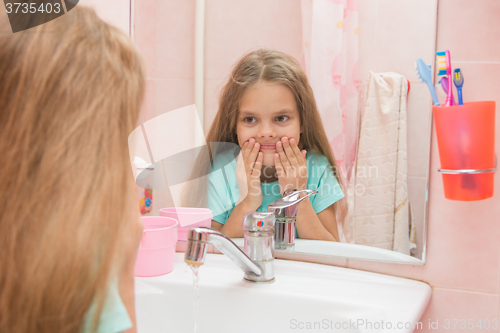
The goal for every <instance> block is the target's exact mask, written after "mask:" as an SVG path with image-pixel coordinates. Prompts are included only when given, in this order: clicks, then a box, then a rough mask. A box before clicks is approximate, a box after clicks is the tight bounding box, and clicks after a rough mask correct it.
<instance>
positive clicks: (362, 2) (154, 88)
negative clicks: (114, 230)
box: [87, 0, 500, 332]
mask: <svg viewBox="0 0 500 333" xmlns="http://www.w3.org/2000/svg"><path fill="white" fill-rule="evenodd" d="M87 1H91V0H87ZM284 2H287V3H288V4H290V3H291V2H290V1H289V0H273V2H268V1H264V0H259V1H253V2H249V1H243V0H238V1H219V0H208V1H207V8H206V9H207V11H206V13H207V14H206V27H207V30H206V35H205V42H206V44H207V49H206V51H205V56H206V59H205V63H206V64H207V68H205V84H206V89H205V108H206V118H205V130H207V128H208V126H209V124H210V122H211V120H212V119H213V115H214V112H215V109H216V105H217V99H216V97H217V94H218V92H219V91H220V88H221V85H222V82H223V80H224V75H221V74H220V73H226V74H228V71H229V68H230V66H231V64H232V63H233V62H234V61H235V60H236V59H237V58H238V57H239V56H240V55H241V54H242V53H243V52H244V51H246V50H247V49H248V48H250V47H251V46H256V45H265V46H269V47H275V48H281V49H283V51H285V52H288V53H291V54H292V55H294V56H295V57H297V58H299V57H300V40H299V39H297V40H291V39H290V38H291V37H290V36H291V35H292V34H293V35H295V36H298V37H299V36H300V35H301V33H300V21H298V20H300V12H299V11H298V10H299V9H300V8H299V7H297V8H296V9H293V8H292V7H284V6H282V5H283V4H284ZM194 3H195V2H194V0H190V1H161V0H148V1H136V2H135V6H134V11H135V12H134V15H135V24H134V26H133V34H134V40H135V43H136V44H137V45H138V46H139V48H140V49H141V51H142V53H143V55H144V57H145V59H146V62H147V66H148V78H147V79H148V95H147V99H146V104H145V107H144V110H143V111H144V112H143V115H142V121H146V120H148V119H151V118H153V117H155V116H156V115H158V114H161V113H163V112H167V111H170V110H173V109H176V108H179V107H181V106H185V105H189V104H193V103H194V91H193V77H194V70H193V65H192V64H193V61H194V59H193V45H194V11H195V8H194ZM250 3H251V4H252V5H248V4H250ZM293 3H294V4H297V3H299V1H293ZM244 5H247V7H242V6H244ZM264 5H267V6H268V8H267V11H265V14H264V16H265V17H267V20H270V19H276V21H275V22H276V24H285V25H286V27H287V28H286V31H287V34H285V35H273V36H270V33H269V31H267V30H266V29H267V28H264V23H263V21H260V19H259V20H257V21H256V20H252V19H251V17H257V16H256V15H250V14H249V13H254V12H262V10H261V11H259V10H258V8H260V7H259V6H264ZM269 6H270V7H269ZM438 6H439V8H438ZM283 8H288V9H287V10H286V11H284V10H283ZM437 9H439V11H437ZM430 13H431V14H430ZM432 13H434V14H432ZM436 13H438V14H437V15H438V16H437V19H438V24H437V27H436ZM261 14H262V13H261ZM280 15H281V16H280ZM359 15H360V18H359V21H360V28H359V29H360V40H361V39H364V42H363V43H361V42H360V69H359V70H360V78H361V79H363V78H364V77H366V75H367V73H368V71H369V70H372V71H374V72H384V71H395V72H398V73H401V74H403V75H405V76H406V77H407V78H408V79H409V81H410V83H411V92H410V97H409V100H408V103H409V106H408V108H409V111H408V114H409V116H408V117H409V120H408V123H412V124H416V123H419V125H418V126H419V127H422V126H424V127H425V126H426V124H427V125H428V124H429V116H430V96H429V92H428V90H427V88H426V86H425V85H424V84H422V83H420V82H419V80H418V78H417V76H416V74H415V71H414V69H413V64H414V62H415V59H416V58H417V57H422V58H423V59H424V60H425V61H426V62H427V63H429V64H434V59H435V56H434V49H435V45H436V39H435V35H436V33H435V31H436V28H437V49H438V50H444V49H449V50H450V51H451V54H452V61H453V64H454V67H461V68H462V69H463V71H464V76H465V84H464V99H465V100H466V101H472V100H497V101H498V102H500V95H499V93H498V92H499V91H500V83H499V82H500V80H498V79H497V78H498V77H500V52H499V51H500V46H499V44H498V43H497V40H498V37H500V36H499V35H500V2H499V1H498V0H475V1H470V0H439V5H438V0H408V1H404V2H398V4H397V5H396V4H395V1H394V0H359ZM259 17H260V18H261V17H262V15H261V16H259ZM287 17H293V18H294V19H293V20H291V19H286V18H287ZM363 22H364V23H363ZM363 24H364V25H365V28H364V29H363ZM370 24H372V25H370ZM373 24H374V25H373ZM412 27H413V28H412ZM237 29H240V34H243V35H245V33H246V34H248V36H246V37H245V39H243V38H240V37H239V36H240V35H239V34H238V33H237V32H236V31H237ZM250 33H252V35H250ZM259 33H260V35H259ZM363 34H364V35H363ZM221 36H224V37H221ZM250 36H260V37H255V38H254V39H252V38H251V37H250ZM283 38H289V40H287V41H286V43H285V42H284V41H283V40H282V39H283ZM395 40H406V41H405V42H404V43H402V44H395V43H393V41H395ZM280 43H282V44H280ZM290 45H291V46H290ZM495 74H498V75H495ZM416 127H417V126H415V128H416ZM415 128H414V127H411V126H410V128H409V129H408V131H409V136H412V137H421V140H416V141H414V142H413V143H410V144H411V145H413V146H412V147H411V148H410V149H409V150H411V151H412V152H416V153H414V156H409V158H413V159H414V160H416V161H417V163H414V164H412V165H410V170H409V182H410V186H415V187H418V188H420V189H422V188H424V187H423V185H425V181H426V174H427V171H426V170H427V165H428V164H427V161H426V158H427V156H426V155H427V153H426V152H427V151H428V146H429V141H428V134H427V133H425V132H424V133H419V132H416V130H415ZM496 128H497V130H498V129H499V125H498V121H497V123H496ZM496 140H497V142H496V143H497V147H498V145H499V143H500V142H499V140H500V139H499V136H498V135H497V139H496ZM430 144H431V162H430V175H429V176H430V191H429V219H428V232H427V237H428V238H427V257H426V263H425V265H422V266H412V265H401V264H389V263H380V262H369V261H359V260H350V259H342V258H325V257H323V258H322V259H315V260H316V262H321V263H325V264H331V265H339V266H344V267H349V268H355V269H361V270H368V271H373V272H379V273H382V274H390V275H395V276H401V277H406V278H410V279H416V280H421V281H425V282H427V283H429V284H430V285H431V286H432V287H433V294H432V298H431V302H430V304H429V307H428V308H427V311H426V312H425V313H424V315H423V317H422V322H423V323H424V325H423V327H424V330H421V331H426V332H437V331H446V332H454V331H457V332H463V331H468V332H483V331H487V332H493V331H498V330H493V329H491V328H490V329H489V330H486V329H485V328H482V329H478V328H474V329H460V328H459V326H460V324H459V325H457V327H456V329H447V330H445V329H444V324H445V320H447V319H449V320H453V319H465V320H468V319H472V320H473V321H474V323H476V324H477V323H478V321H479V320H482V321H484V320H487V319H488V320H490V321H492V320H494V319H495V320H498V319H499V306H500V304H499V303H500V299H499V296H500V279H499V277H500V241H499V240H500V223H497V221H498V220H499V219H500V218H498V216H500V205H499V204H498V199H497V198H496V197H494V198H491V199H488V200H483V201H478V202H454V201H450V200H447V199H445V198H444V194H443V186H442V181H441V176H440V174H438V172H437V169H438V168H439V166H440V165H439V157H438V150H437V144H436V140H435V136H433V137H432V141H431V143H430ZM418 161H420V162H418ZM412 184H414V185H412ZM499 186H500V180H499V177H498V176H497V177H496V183H495V190H496V192H497V193H498V191H499V190H500V187H499ZM160 196H161V195H160ZM419 198H424V193H423V192H422V193H420V195H419ZM157 199H158V198H157V197H155V200H157ZM158 200H159V199H158ZM161 200H163V201H160V202H161V203H162V205H163V204H164V205H168V203H169V201H168V200H169V199H168V195H166V194H165V195H164V196H163V198H162V199H161ZM417 200H418V199H417ZM419 200H423V199H419ZM415 213H416V215H417V216H416V218H417V219H423V217H424V211H418V212H415ZM419 232H420V233H419V235H418V237H419V239H420V241H421V240H422V239H423V231H422V230H420V231H419ZM293 259H297V260H306V261H311V259H310V258H309V257H307V256H295V257H293ZM429 320H430V321H432V322H435V321H436V320H438V322H439V327H440V328H439V329H437V330H436V329H429V328H428V322H429ZM452 323H453V322H452Z"/></svg>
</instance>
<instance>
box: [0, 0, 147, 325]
mask: <svg viewBox="0 0 500 333" xmlns="http://www.w3.org/2000/svg"><path fill="white" fill-rule="evenodd" d="M80 7H81V6H78V7H76V8H74V9H73V10H71V11H70V12H68V13H67V14H65V15H64V16H62V17H60V18H57V19H55V20H53V21H50V22H48V23H46V24H43V25H40V26H38V27H35V28H32V29H29V30H26V31H22V32H18V33H15V34H13V33H12V32H11V30H10V27H9V26H8V21H7V20H5V19H4V20H1V19H0V156H1V157H2V162H1V163H0V212H1V214H0V244H1V250H0V267H1V272H0V332H50V333H54V332H58V333H59V332H80V331H81V330H82V328H83V324H84V321H85V318H86V315H87V313H88V310H89V308H90V306H91V304H93V303H96V304H97V309H96V314H95V316H94V324H95V323H96V321H97V317H98V315H99V313H100V311H101V310H102V306H103V302H104V299H105V297H106V294H107V290H108V288H109V285H110V281H111V279H113V276H115V275H114V273H116V271H117V270H118V269H119V268H118V267H117V265H118V263H120V262H121V260H122V259H123V258H122V252H123V248H122V244H123V243H124V241H125V237H126V234H127V233H128V232H129V231H130V230H129V225H131V222H130V221H132V219H136V218H138V216H139V215H138V214H139V213H138V211H137V210H138V206H137V205H136V206H135V207H137V208H136V209H132V208H130V207H132V206H131V204H132V203H134V204H136V201H133V196H132V195H133V193H134V192H133V188H134V182H133V176H132V171H131V167H130V162H129V161H130V160H129V154H128V149H127V147H128V145H127V137H128V135H129V134H130V132H131V131H132V130H133V129H134V127H135V125H136V122H137V118H138V113H139V109H140V104H141V101H142V96H143V93H144V84H145V83H144V69H143V65H142V60H141V59H140V57H139V56H138V53H137V52H136V50H135V48H134V46H133V45H132V43H131V42H130V40H129V39H128V38H127V37H126V36H125V35H124V34H123V33H122V32H120V31H119V30H118V29H117V28H114V27H112V26H110V25H108V24H106V23H104V22H103V21H102V20H100V19H99V18H98V17H97V16H96V14H95V12H94V11H93V10H91V9H86V8H80Z"/></svg>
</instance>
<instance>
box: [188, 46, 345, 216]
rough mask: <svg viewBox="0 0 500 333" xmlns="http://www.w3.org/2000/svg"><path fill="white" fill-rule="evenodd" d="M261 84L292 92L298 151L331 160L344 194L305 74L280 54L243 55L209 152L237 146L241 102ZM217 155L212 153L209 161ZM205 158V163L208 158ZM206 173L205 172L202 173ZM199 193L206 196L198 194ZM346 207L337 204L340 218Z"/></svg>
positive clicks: (228, 88)
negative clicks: (297, 123)
mask: <svg viewBox="0 0 500 333" xmlns="http://www.w3.org/2000/svg"><path fill="white" fill-rule="evenodd" d="M260 81H266V82H272V83H279V84H283V85H285V86H287V87H288V88H289V89H290V90H291V91H292V93H293V95H294V97H295V101H296V103H297V109H298V112H299V117H300V124H301V129H302V134H301V136H300V141H299V148H300V149H305V150H307V151H317V152H319V153H321V154H323V155H324V156H325V157H326V158H327V159H328V162H329V163H330V165H331V167H332V170H333V171H334V174H335V178H336V179H337V181H338V183H339V185H340V187H341V188H342V190H344V186H343V183H342V179H341V177H340V174H339V172H338V171H339V170H338V167H337V164H336V162H335V159H334V157H333V153H332V150H331V147H330V144H329V143H328V138H327V136H326V133H325V130H324V128H323V123H322V121H321V116H320V114H319V112H318V108H317V106H316V101H315V99H314V93H313V90H312V88H311V86H310V85H309V81H308V79H307V76H306V73H305V72H304V70H303V69H302V68H301V67H300V64H299V63H298V62H297V60H295V58H293V57H291V56H289V55H287V54H286V53H283V52H280V51H275V50H269V49H264V48H259V49H256V50H252V51H250V52H248V53H247V54H245V55H243V56H242V57H241V58H240V60H239V61H238V62H237V63H236V65H235V66H234V68H233V71H232V72H231V74H230V76H229V79H228V82H227V83H226V85H225V86H224V88H223V89H222V92H221V95H220V97H219V109H218V111H217V114H216V116H215V119H214V121H213V123H212V126H211V127H210V131H209V132H208V135H207V138H206V141H207V143H208V145H209V150H211V147H210V145H212V146H213V143H218V142H228V143H233V144H235V145H238V137H237V135H236V122H237V119H238V112H239V106H240V101H241V98H242V96H243V93H244V92H245V90H246V89H247V88H248V87H250V86H252V85H254V84H256V83H258V82H260ZM222 146H223V145H222ZM227 146H228V145H226V147H227ZM215 155H216V154H215V153H214V152H213V151H212V152H211V154H210V159H212V157H213V156H215ZM204 157H205V160H206V159H207V158H206V156H204ZM201 164H202V163H198V164H197V165H201ZM203 173H206V171H202V172H201V174H203ZM193 178H194V177H193ZM198 193H205V192H204V191H199V192H198ZM346 207H347V206H346V203H345V199H341V200H339V201H337V202H336V203H335V204H334V208H335V211H336V213H337V217H338V218H340V219H342V218H343V217H345V214H346Z"/></svg>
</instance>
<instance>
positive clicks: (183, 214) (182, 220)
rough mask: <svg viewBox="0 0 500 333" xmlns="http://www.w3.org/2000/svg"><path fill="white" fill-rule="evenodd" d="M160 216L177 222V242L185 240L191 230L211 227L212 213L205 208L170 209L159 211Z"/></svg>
mask: <svg viewBox="0 0 500 333" xmlns="http://www.w3.org/2000/svg"><path fill="white" fill-rule="evenodd" d="M160 216H165V217H170V218H173V219H176V220H177V221H179V240H180V241H185V240H187V232H188V230H189V229H191V228H196V227H208V228H210V226H211V225H212V217H213V215H212V211H211V210H210V209H207V208H191V207H177V208H175V207H172V208H162V209H160Z"/></svg>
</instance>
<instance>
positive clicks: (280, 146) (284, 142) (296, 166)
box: [274, 137, 307, 193]
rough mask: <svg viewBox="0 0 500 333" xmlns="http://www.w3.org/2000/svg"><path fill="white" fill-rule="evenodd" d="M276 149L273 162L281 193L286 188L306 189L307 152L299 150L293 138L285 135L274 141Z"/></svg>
mask: <svg viewBox="0 0 500 333" xmlns="http://www.w3.org/2000/svg"><path fill="white" fill-rule="evenodd" d="M276 151H277V152H278V153H277V154H275V155H274V163H275V165H276V173H277V174H278V183H279V186H280V191H281V193H283V192H284V191H286V190H288V189H298V190H305V189H307V163H306V153H307V152H306V151H305V150H303V151H300V150H299V147H298V146H297V142H296V141H295V139H290V140H288V138H287V137H283V138H282V139H281V141H278V142H277V143H276Z"/></svg>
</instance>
